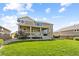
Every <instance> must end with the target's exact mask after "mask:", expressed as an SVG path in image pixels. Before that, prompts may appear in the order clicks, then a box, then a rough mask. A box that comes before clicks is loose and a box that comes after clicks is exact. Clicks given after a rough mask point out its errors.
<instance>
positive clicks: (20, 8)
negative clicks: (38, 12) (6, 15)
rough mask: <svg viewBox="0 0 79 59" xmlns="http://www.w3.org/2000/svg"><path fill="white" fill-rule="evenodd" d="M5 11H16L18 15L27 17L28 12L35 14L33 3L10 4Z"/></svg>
mask: <svg viewBox="0 0 79 59" xmlns="http://www.w3.org/2000/svg"><path fill="white" fill-rule="evenodd" d="M3 10H4V11H7V10H16V11H17V13H18V14H20V15H25V14H28V11H31V12H34V9H32V4H31V3H27V4H26V3H8V4H6V5H5V7H4V8H3Z"/></svg>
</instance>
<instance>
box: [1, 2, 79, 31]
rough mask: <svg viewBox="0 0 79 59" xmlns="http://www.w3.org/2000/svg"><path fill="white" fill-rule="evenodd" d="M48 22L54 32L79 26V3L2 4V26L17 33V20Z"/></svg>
mask: <svg viewBox="0 0 79 59" xmlns="http://www.w3.org/2000/svg"><path fill="white" fill-rule="evenodd" d="M20 16H29V17H31V18H33V19H34V20H35V21H41V22H48V23H51V24H54V25H53V30H54V31H57V30H59V29H60V28H63V27H66V26H70V25H74V24H79V3H0V26H3V27H5V28H7V29H10V30H11V31H12V32H15V31H17V29H18V26H17V18H19V17H20Z"/></svg>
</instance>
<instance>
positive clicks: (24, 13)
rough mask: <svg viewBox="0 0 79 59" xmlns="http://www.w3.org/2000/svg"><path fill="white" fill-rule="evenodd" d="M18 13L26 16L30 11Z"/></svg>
mask: <svg viewBox="0 0 79 59" xmlns="http://www.w3.org/2000/svg"><path fill="white" fill-rule="evenodd" d="M18 14H19V15H20V16H23V15H24V16H25V15H27V14H28V12H27V11H24V12H18Z"/></svg>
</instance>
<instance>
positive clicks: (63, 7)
mask: <svg viewBox="0 0 79 59" xmlns="http://www.w3.org/2000/svg"><path fill="white" fill-rule="evenodd" d="M71 4H72V3H60V6H61V8H60V9H59V13H62V12H64V11H66V9H67V7H69V6H70V5H71Z"/></svg>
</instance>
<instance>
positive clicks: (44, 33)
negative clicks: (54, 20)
mask: <svg viewBox="0 0 79 59" xmlns="http://www.w3.org/2000/svg"><path fill="white" fill-rule="evenodd" d="M22 18H23V17H21V18H18V31H23V32H24V33H25V34H26V37H30V38H31V39H32V38H36V37H39V38H40V39H52V33H53V24H49V23H43V22H36V21H34V20H32V19H31V18H30V17H27V16H25V17H24V18H23V19H22Z"/></svg>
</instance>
